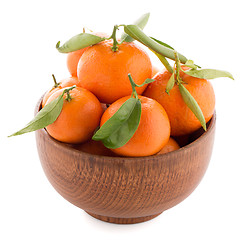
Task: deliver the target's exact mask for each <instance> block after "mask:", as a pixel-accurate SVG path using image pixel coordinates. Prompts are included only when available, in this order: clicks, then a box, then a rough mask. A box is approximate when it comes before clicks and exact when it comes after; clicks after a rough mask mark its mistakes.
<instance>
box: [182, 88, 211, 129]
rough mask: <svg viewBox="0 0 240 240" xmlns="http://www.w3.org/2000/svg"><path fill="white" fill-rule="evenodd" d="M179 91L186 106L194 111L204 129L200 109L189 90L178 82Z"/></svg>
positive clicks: (203, 119)
mask: <svg viewBox="0 0 240 240" xmlns="http://www.w3.org/2000/svg"><path fill="white" fill-rule="evenodd" d="M178 87H179V90H180V93H181V95H182V98H183V101H184V102H185V103H186V104H187V106H188V107H189V108H190V110H191V111H192V112H193V113H194V115H195V116H196V117H197V119H198V120H199V121H200V123H201V125H202V127H203V129H204V130H205V131H206V130H207V127H206V121H205V118H204V116H203V113H202V110H201V108H200V107H199V105H198V103H197V101H196V100H195V99H194V98H193V96H192V95H191V94H190V92H189V91H188V90H187V89H186V88H185V87H184V86H183V85H182V84H181V83H180V84H179V85H178Z"/></svg>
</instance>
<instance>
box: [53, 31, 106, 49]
mask: <svg viewBox="0 0 240 240" xmlns="http://www.w3.org/2000/svg"><path fill="white" fill-rule="evenodd" d="M104 40H105V38H103V37H99V36H96V35H94V34H90V33H80V34H78V35H76V36H74V37H72V38H71V39H69V40H68V41H67V42H65V43H64V44H63V45H62V46H61V47H60V42H58V43H57V44H56V48H57V50H58V51H59V52H60V53H69V52H74V51H77V50H79V49H82V48H85V47H89V46H92V45H94V44H97V43H99V42H101V41H104Z"/></svg>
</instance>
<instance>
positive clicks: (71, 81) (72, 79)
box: [42, 77, 79, 107]
mask: <svg viewBox="0 0 240 240" xmlns="http://www.w3.org/2000/svg"><path fill="white" fill-rule="evenodd" d="M73 85H76V86H79V81H78V78H77V77H69V78H66V79H64V80H62V81H61V82H60V84H59V85H58V86H57V87H53V88H52V89H50V90H49V91H47V92H46V94H45V95H44V97H43V100H42V107H44V106H45V105H46V102H47V100H48V98H49V97H50V96H51V95H52V94H53V93H55V92H56V91H58V90H59V89H62V88H65V87H72V86H73Z"/></svg>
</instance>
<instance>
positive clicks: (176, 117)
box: [144, 66, 215, 136]
mask: <svg viewBox="0 0 240 240" xmlns="http://www.w3.org/2000/svg"><path fill="white" fill-rule="evenodd" d="M182 69H183V70H187V69H188V68H187V67H184V66H183V67H182ZM180 76H181V78H182V81H183V85H184V86H185V88H186V89H187V90H188V91H189V92H190V94H191V95H192V96H193V98H194V99H195V100H196V101H197V103H198V105H199V107H200V108H201V110H202V112H203V115H204V117H205V121H206V122H208V121H209V120H210V119H211V117H212V115H213V113H214V109H215V95H214V90H213V87H212V85H211V83H210V82H209V81H208V80H206V79H199V78H195V77H192V76H189V75H187V74H186V73H184V72H182V71H180ZM170 77H171V73H170V72H169V71H167V70H166V69H164V70H163V71H161V72H159V73H158V74H157V75H155V76H154V77H153V79H155V80H156V81H155V82H152V83H150V84H149V86H148V88H147V89H146V91H145V92H144V96H147V97H150V98H153V99H155V100H156V101H157V102H159V103H160V104H161V105H162V106H163V107H164V109H165V110H166V112H167V114H168V117H169V120H170V124H171V135H172V136H179V135H186V134H190V133H192V132H194V131H196V130H197V129H199V128H200V127H201V123H200V122H199V120H198V119H197V117H196V116H195V115H194V114H193V112H192V111H191V110H190V109H189V107H188V106H187V105H186V103H185V102H184V100H183V98H182V96H181V93H180V91H179V88H178V86H177V85H175V86H174V87H173V88H172V89H171V91H170V93H169V94H167V93H166V86H167V83H168V81H169V79H170Z"/></svg>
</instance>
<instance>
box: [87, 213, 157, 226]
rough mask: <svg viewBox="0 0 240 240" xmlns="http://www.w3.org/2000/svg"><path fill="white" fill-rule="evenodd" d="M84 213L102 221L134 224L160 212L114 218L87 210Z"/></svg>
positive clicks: (149, 218) (153, 216)
mask: <svg viewBox="0 0 240 240" xmlns="http://www.w3.org/2000/svg"><path fill="white" fill-rule="evenodd" d="M86 213H87V214H89V215H91V216H92V217H94V218H96V219H98V220H101V221H104V222H109V223H116V224H134V223H141V222H146V221H148V220H151V219H153V218H155V217H157V216H158V215H160V214H161V213H158V214H155V215H151V216H146V217H136V218H115V217H107V216H101V215H97V214H94V213H90V212H87V211H86Z"/></svg>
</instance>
